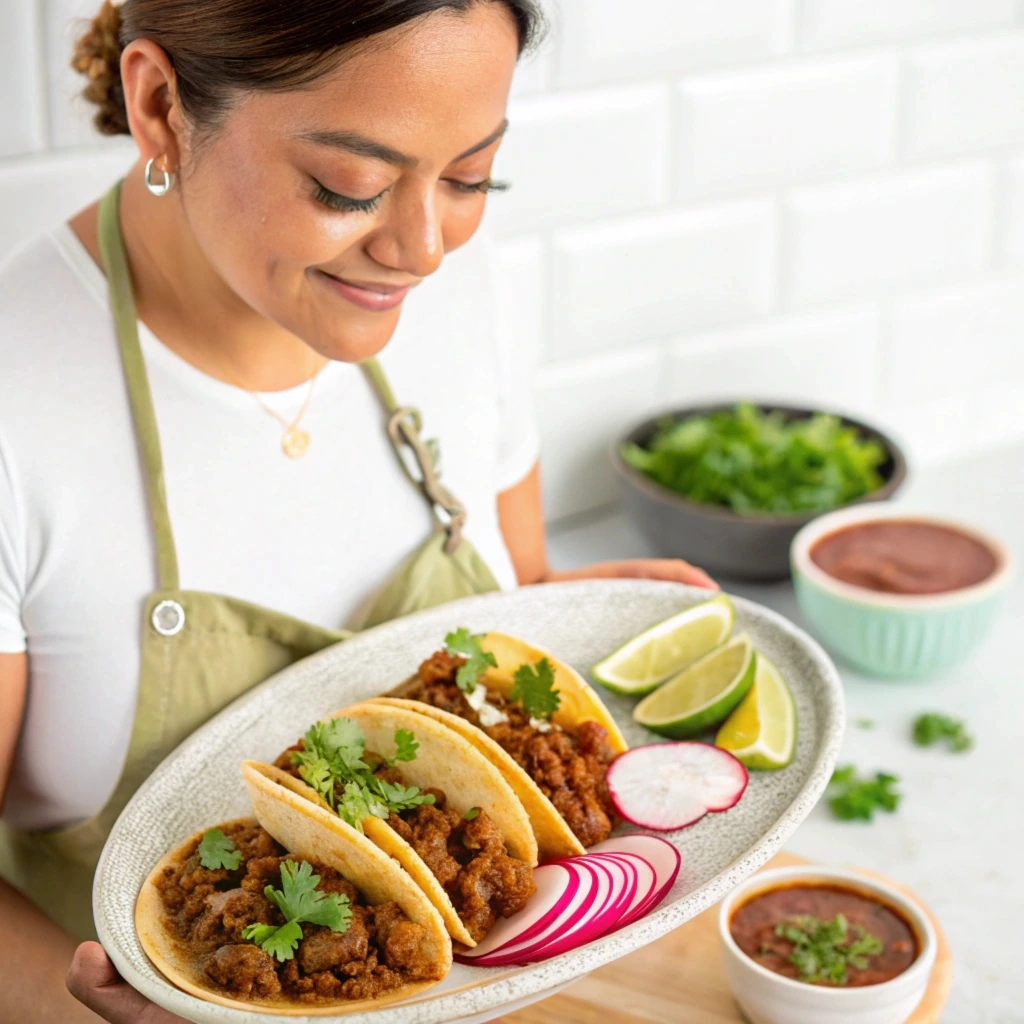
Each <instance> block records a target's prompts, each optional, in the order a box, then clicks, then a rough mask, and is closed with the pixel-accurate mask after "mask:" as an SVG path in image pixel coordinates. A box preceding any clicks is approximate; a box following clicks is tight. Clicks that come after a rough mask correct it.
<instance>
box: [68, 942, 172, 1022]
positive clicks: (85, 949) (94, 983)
mask: <svg viewBox="0 0 1024 1024" xmlns="http://www.w3.org/2000/svg"><path fill="white" fill-rule="evenodd" d="M68 991H69V992H70V993H71V994H72V995H73V996H74V997H75V998H76V999H77V1000H78V1001H79V1002H82V1003H85V1005H86V1006H88V1007H89V1009H90V1010H92V1011H93V1013H98V1014H99V1015H100V1016H101V1017H102V1018H103V1019H104V1020H105V1021H109V1022H110V1024H186V1021H185V1019H184V1018H183V1017H179V1016H178V1015H177V1014H175V1013H170V1012H168V1011H167V1010H161V1009H160V1007H159V1006H157V1005H156V1004H155V1003H151V1002H150V1001H149V1000H148V999H147V998H146V997H145V996H144V995H142V994H141V993H140V992H136V991H135V989H133V988H132V987H131V985H129V984H128V982H126V981H122V980H121V976H120V975H119V974H118V973H117V971H116V970H115V969H114V965H113V964H112V963H111V962H110V957H108V956H107V954H106V953H105V952H104V951H103V947H102V946H101V945H100V944H99V943H98V942H83V943H82V944H81V945H80V946H79V947H78V949H76V950H75V957H74V959H73V960H72V961H71V970H69V971H68Z"/></svg>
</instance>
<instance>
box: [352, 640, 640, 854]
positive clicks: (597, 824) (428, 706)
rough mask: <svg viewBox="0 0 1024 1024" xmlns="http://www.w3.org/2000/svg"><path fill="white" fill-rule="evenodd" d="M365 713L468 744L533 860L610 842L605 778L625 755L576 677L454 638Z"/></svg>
mask: <svg viewBox="0 0 1024 1024" xmlns="http://www.w3.org/2000/svg"><path fill="white" fill-rule="evenodd" d="M371 703H374V704H380V705H382V706H388V707H403V708H407V709H409V710H415V711H418V712H419V713H420V714H422V715H424V716H429V717H430V718H432V719H434V720H435V721H437V722H439V723H441V724H443V725H445V726H447V727H448V728H450V729H452V730H453V731H454V732H456V733H457V734H458V735H459V736H461V737H463V738H464V739H466V740H467V741H469V742H470V743H472V744H473V746H474V747H475V748H476V749H477V750H478V751H480V752H481V753H482V754H483V755H484V756H485V757H486V758H487V759H488V760H489V761H490V762H491V763H492V764H493V765H495V766H496V767H497V768H498V770H499V771H500V772H501V774H502V776H503V777H504V779H505V780H506V782H508V784H509V785H510V786H511V787H512V789H513V790H514V791H515V794H516V796H518V797H519V800H520V802H521V803H522V805H523V806H524V807H525V808H526V812H527V814H528V815H529V817H530V824H531V826H532V828H533V832H534V835H535V836H536V838H537V845H538V848H539V851H540V856H541V859H542V860H550V859H552V858H554V857H560V856H571V855H573V854H579V853H583V852H584V850H585V849H586V847H589V846H593V845H595V844H596V843H599V842H601V841H602V840H604V839H607V838H608V836H609V835H610V834H611V831H612V829H613V828H614V826H615V823H616V814H615V809H614V806H613V804H612V802H611V798H610V796H609V794H608V787H607V785H606V783H605V775H606V773H607V770H608V765H609V764H611V762H612V761H613V760H614V759H615V758H616V757H617V756H618V755H619V754H621V753H623V752H624V751H626V750H628V749H629V748H628V746H627V744H626V741H625V739H623V736H622V733H621V732H620V731H619V727H618V725H616V723H615V720H614V719H613V718H612V716H611V714H610V713H609V711H608V709H607V708H606V707H605V706H604V704H602V703H601V699H600V697H598V695H597V694H596V693H595V692H594V690H593V689H591V687H590V686H588V685H587V683H586V682H585V681H584V679H583V678H582V676H580V675H579V673H578V672H576V671H575V670H574V669H572V668H570V667H569V666H568V665H566V664H565V663H564V662H560V661H558V659H556V658H554V657H552V656H551V655H550V654H549V653H548V652H546V651H544V650H541V649H540V648H539V647H533V646H531V645H530V644H527V643H525V642H524V641H522V640H517V639H516V638H515V637H511V636H506V635H505V634H504V633H486V634H482V635H474V634H471V633H470V632H469V631H468V630H466V629H458V630H456V631H455V632H454V633H449V634H448V636H447V637H446V638H445V647H444V648H443V649H442V650H440V651H437V652H436V653H435V654H433V655H431V656H430V657H429V658H428V659H427V660H426V661H424V662H423V664H422V665H420V667H419V669H418V670H417V672H416V674H415V675H414V676H413V677H412V678H411V679H409V680H407V681H406V682H405V683H403V684H402V685H401V686H399V687H398V688H397V689H395V690H393V691H392V692H391V694H390V695H389V696H387V697H378V698H375V699H374V700H373V701H371Z"/></svg>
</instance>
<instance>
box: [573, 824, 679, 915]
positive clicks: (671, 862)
mask: <svg viewBox="0 0 1024 1024" xmlns="http://www.w3.org/2000/svg"><path fill="white" fill-rule="evenodd" d="M589 852H590V853H622V854H627V855H632V856H635V857H639V858H640V859H641V860H642V861H644V862H646V863H647V864H648V865H649V866H650V867H651V869H652V870H653V871H654V875H655V886H654V889H653V891H652V892H651V893H650V895H649V896H648V897H647V899H646V900H645V901H643V902H641V903H640V904H638V905H637V906H636V907H634V908H633V909H631V910H630V911H628V912H627V913H626V915H625V916H624V917H623V918H622V921H621V922H620V923H619V927H620V928H624V927H625V926H626V925H627V924H632V923H633V922H634V921H637V920H639V919H640V918H641V917H643V916H644V915H645V914H647V913H649V912H650V911H651V910H653V909H654V907H656V906H657V905H658V904H659V903H660V902H661V901H662V900H663V899H664V898H665V894H666V893H667V892H668V891H669V889H671V888H672V885H673V884H674V882H675V880H676V877H677V876H678V874H679V867H680V864H681V863H682V858H681V857H680V855H679V851H678V850H677V849H676V848H675V847H674V846H673V845H672V844H671V843H669V842H667V841H666V840H664V839H662V838H661V837H660V836H648V835H642V834H634V835H629V836H618V837H617V838H615V839H606V840H605V841H604V842H603V843H598V844H597V846H593V847H591V848H590V851H589Z"/></svg>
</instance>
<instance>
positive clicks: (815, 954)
mask: <svg viewBox="0 0 1024 1024" xmlns="http://www.w3.org/2000/svg"><path fill="white" fill-rule="evenodd" d="M851 932H852V933H853V934H852V935H851V934H850V933H851ZM775 934H776V936H777V937H778V938H780V939H786V940H787V941H789V942H792V943H793V952H792V953H791V954H790V956H789V962H790V963H791V964H794V965H795V966H796V968H797V970H798V971H799V972H800V980H801V981H806V982H809V983H810V984H812V985H813V984H821V983H823V982H824V983H828V982H831V983H833V984H835V985H846V984H847V983H848V982H849V980H850V978H849V969H850V968H851V967H852V968H853V969H854V970H858V971H863V970H864V969H865V968H866V967H867V966H868V957H869V956H878V955H879V954H880V953H881V952H882V950H883V949H885V946H884V944H883V943H882V941H881V940H880V939H879V938H878V937H877V936H875V935H872V934H871V933H870V932H867V931H865V929H864V928H863V927H862V926H861V925H859V924H854V925H851V924H850V923H849V921H847V919H846V917H845V915H843V914H836V916H835V917H834V918H832V920H831V921H822V920H821V919H820V918H817V917H795V918H793V919H792V920H789V921H780V922H779V924H778V925H776V927H775Z"/></svg>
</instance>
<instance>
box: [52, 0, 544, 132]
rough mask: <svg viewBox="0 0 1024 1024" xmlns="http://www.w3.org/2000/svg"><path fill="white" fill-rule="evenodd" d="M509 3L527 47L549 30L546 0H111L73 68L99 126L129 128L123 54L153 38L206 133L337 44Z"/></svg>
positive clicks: (312, 69) (299, 75)
mask: <svg viewBox="0 0 1024 1024" xmlns="http://www.w3.org/2000/svg"><path fill="white" fill-rule="evenodd" d="M477 3H500V4H502V5H503V6H505V7H506V8H507V9H508V10H509V12H510V13H511V15H512V17H513V18H514V19H515V23H516V27H517V29H518V31H519V52H520V53H523V52H524V51H525V50H527V49H529V48H530V47H531V46H532V45H533V44H534V43H535V42H536V41H537V39H538V38H539V37H540V36H541V35H542V34H543V32H544V24H545V23H544V16H543V13H542V11H541V8H540V4H539V2H538V0H288V2H287V3H284V2H282V0H124V2H123V3H122V4H120V5H119V6H114V4H113V3H111V0H104V3H103V6H102V7H101V8H100V10H99V12H98V13H97V15H96V17H95V18H93V21H92V24H91V25H90V26H89V29H88V30H87V31H86V32H85V34H84V35H83V36H82V37H81V38H80V39H79V40H78V42H77V43H76V45H75V51H74V56H73V58H72V61H71V65H72V67H73V68H75V70H76V71H80V72H81V73H82V74H84V75H85V76H86V77H87V78H88V79H89V81H88V83H87V84H86V86H85V88H84V90H83V91H82V95H83V96H84V97H85V98H86V99H87V100H89V101H90V102H91V103H95V104H96V105H97V106H98V107H99V110H98V112H97V114H96V117H95V124H96V127H97V128H98V129H99V130H100V131H101V132H103V134H105V135H127V134H129V129H128V114H127V111H126V109H125V102H124V88H123V86H122V84H121V51H122V50H123V49H124V47H125V46H127V45H128V44H129V43H130V42H132V41H133V40H135V39H151V40H152V41H153V42H154V43H156V44H157V45H158V46H160V47H162V48H163V49H164V51H165V52H166V53H167V55H168V57H169V58H170V60H171V62H172V64H173V65H174V70H175V74H176V75H177V85H178V97H179V99H180V101H181V105H182V108H183V109H184V111H185V113H186V114H187V115H188V118H189V120H190V122H191V123H192V125H193V126H194V127H195V128H196V129H197V130H199V131H208V130H210V129H213V128H215V127H216V126H217V124H218V122H219V120H220V119H221V117H222V116H223V114H224V113H225V112H226V110H227V109H228V106H229V104H230V102H231V99H232V96H233V95H234V94H235V93H236V92H239V91H243V90H247V89H269V90H284V89H291V88H299V87H301V86H303V85H306V84H308V83H310V82H312V81H314V80H315V79H317V78H318V77H320V76H321V75H323V74H325V73H327V72H328V71H330V70H331V69H332V68H333V67H334V66H335V63H336V61H337V54H338V51H339V50H340V49H341V48H342V47H345V46H350V45H351V44H353V43H358V42H360V41H361V40H364V39H368V38H369V37H371V36H375V35H377V34H378V33H381V32H386V31H387V30H388V29H392V28H396V27H398V26H399V25H403V24H405V23H406V22H408V21H412V20H413V19H414V18H419V17H422V16H423V15H426V14H432V13H434V12H436V11H442V10H452V11H467V10H469V9H470V8H471V7H473V6H474V5H475V4H477Z"/></svg>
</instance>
